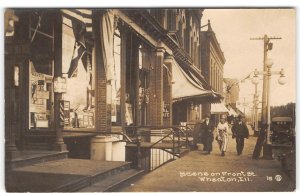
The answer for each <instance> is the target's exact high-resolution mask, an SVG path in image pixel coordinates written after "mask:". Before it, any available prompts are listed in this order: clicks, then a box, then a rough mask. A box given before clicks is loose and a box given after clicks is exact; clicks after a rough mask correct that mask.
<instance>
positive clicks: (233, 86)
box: [223, 78, 240, 108]
mask: <svg viewBox="0 0 300 193" xmlns="http://www.w3.org/2000/svg"><path fill="white" fill-rule="evenodd" d="M223 80H224V83H225V86H224V95H225V104H226V105H230V106H231V107H232V108H236V103H237V101H239V93H240V87H239V80H238V79H232V78H224V79H223Z"/></svg>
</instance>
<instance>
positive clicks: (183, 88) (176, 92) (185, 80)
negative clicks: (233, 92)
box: [172, 62, 214, 101]
mask: <svg viewBox="0 0 300 193" xmlns="http://www.w3.org/2000/svg"><path fill="white" fill-rule="evenodd" d="M172 79H173V82H174V84H173V85H172V95H173V101H179V100H184V99H189V98H194V97H202V96H210V95H211V96H212V95H213V94H214V93H213V92H212V91H210V90H206V89H204V88H203V87H202V86H201V85H199V84H198V83H196V82H195V81H194V80H193V79H192V78H191V77H189V75H187V74H186V73H185V72H184V70H183V69H182V68H181V67H180V66H179V65H178V64H177V63H176V62H175V63H174V65H173V66H172Z"/></svg>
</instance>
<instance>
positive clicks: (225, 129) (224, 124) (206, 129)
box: [195, 115, 249, 156]
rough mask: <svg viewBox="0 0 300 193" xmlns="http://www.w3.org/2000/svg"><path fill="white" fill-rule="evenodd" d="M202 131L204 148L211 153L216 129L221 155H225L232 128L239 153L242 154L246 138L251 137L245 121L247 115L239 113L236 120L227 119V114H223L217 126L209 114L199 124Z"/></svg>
mask: <svg viewBox="0 0 300 193" xmlns="http://www.w3.org/2000/svg"><path fill="white" fill-rule="evenodd" d="M199 126H200V128H195V129H200V130H201V131H202V132H198V134H200V133H201V136H200V138H201V141H202V143H203V145H204V148H203V150H204V151H206V152H207V154H210V153H211V151H212V143H213V141H214V132H215V130H216V132H215V133H216V137H215V139H216V141H217V142H218V144H219V148H220V151H221V156H225V152H226V149H227V144H228V139H229V131H230V129H231V132H232V138H235V139H236V151H237V155H241V154H242V152H243V149H244V139H245V138H247V139H248V137H249V130H248V127H247V125H246V123H245V117H243V116H241V115H239V116H238V118H237V119H236V120H232V121H227V119H226V117H225V116H221V118H220V122H219V123H218V125H217V126H216V127H215V125H214V124H213V123H212V121H211V120H210V116H209V115H207V116H206V117H205V120H204V122H203V123H202V124H200V125H199Z"/></svg>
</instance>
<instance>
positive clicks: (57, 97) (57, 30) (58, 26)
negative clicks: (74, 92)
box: [53, 14, 67, 151]
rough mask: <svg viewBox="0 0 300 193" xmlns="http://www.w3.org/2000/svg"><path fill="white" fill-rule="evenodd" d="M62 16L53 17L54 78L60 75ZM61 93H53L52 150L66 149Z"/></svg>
mask: <svg viewBox="0 0 300 193" xmlns="http://www.w3.org/2000/svg"><path fill="white" fill-rule="evenodd" d="M62 34H63V30H62V16H61V15H60V14H59V15H58V16H57V18H56V19H55V25H54V54H55V56H54V78H57V77H62V46H63V45H62ZM62 99H63V98H62V93H54V128H55V136H56V139H55V143H54V144H53V150H56V151H66V150H67V148H66V144H65V143H64V140H63V137H62V130H63V128H64V126H63V124H61V120H60V101H61V100H62Z"/></svg>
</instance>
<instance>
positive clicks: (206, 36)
mask: <svg viewBox="0 0 300 193" xmlns="http://www.w3.org/2000/svg"><path fill="white" fill-rule="evenodd" d="M207 26H208V28H207V31H202V32H201V69H202V71H201V72H202V74H203V76H204V77H205V80H206V82H208V84H209V85H210V87H211V89H212V90H213V91H215V92H216V94H218V95H221V96H223V72H224V64H225V62H226V59H225V56H224V53H223V51H222V49H221V46H220V44H219V42H218V40H217V37H216V34H215V32H214V31H213V29H212V27H211V24H210V21H209V20H208V24H207ZM223 97H224V96H223ZM210 106H211V102H210V101H207V102H206V103H205V104H204V105H203V107H204V108H203V113H205V114H208V113H210Z"/></svg>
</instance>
